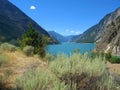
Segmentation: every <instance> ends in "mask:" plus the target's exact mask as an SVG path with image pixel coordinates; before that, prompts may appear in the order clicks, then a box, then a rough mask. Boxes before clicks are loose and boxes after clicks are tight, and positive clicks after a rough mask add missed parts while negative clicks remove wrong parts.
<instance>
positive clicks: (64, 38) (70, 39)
mask: <svg viewBox="0 0 120 90" xmlns="http://www.w3.org/2000/svg"><path fill="white" fill-rule="evenodd" d="M48 33H49V34H50V35H51V36H52V37H55V38H56V39H57V40H58V41H59V42H73V39H74V38H76V37H77V35H69V36H63V35H61V34H59V33H57V32H55V31H48Z"/></svg>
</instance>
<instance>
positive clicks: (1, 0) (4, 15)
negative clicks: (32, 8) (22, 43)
mask: <svg viewBox="0 0 120 90" xmlns="http://www.w3.org/2000/svg"><path fill="white" fill-rule="evenodd" d="M29 24H32V25H33V27H34V28H35V29H36V30H37V31H38V32H39V33H40V34H45V35H46V36H48V37H50V35H49V34H48V32H46V31H45V30H44V29H43V28H42V27H41V26H39V25H38V24H37V23H36V22H35V21H33V20H32V19H31V18H30V17H28V16H27V15H26V14H25V13H23V12H22V11H21V10H20V9H19V8H17V7H16V6H15V5H13V4H12V3H10V2H9V1H8V0H0V36H4V37H5V41H14V40H16V39H17V38H19V37H20V36H21V35H22V34H23V32H24V31H25V30H27V29H28V26H29ZM50 38H51V37H50ZM50 43H58V42H57V41H56V40H55V39H54V38H51V42H50Z"/></svg>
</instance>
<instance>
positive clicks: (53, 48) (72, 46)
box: [46, 43, 95, 56]
mask: <svg viewBox="0 0 120 90" xmlns="http://www.w3.org/2000/svg"><path fill="white" fill-rule="evenodd" d="M94 48H95V44H93V43H61V44H55V45H48V46H47V49H46V50H47V52H48V53H50V54H53V55H58V54H62V53H64V54H66V55H68V56H69V55H71V54H72V53H73V52H74V50H76V49H79V50H80V51H79V52H80V53H81V54H83V53H85V52H88V53H90V51H91V50H93V49H94Z"/></svg>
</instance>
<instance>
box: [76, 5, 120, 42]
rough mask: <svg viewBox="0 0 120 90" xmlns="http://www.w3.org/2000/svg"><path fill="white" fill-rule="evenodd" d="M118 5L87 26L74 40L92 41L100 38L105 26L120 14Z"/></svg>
mask: <svg viewBox="0 0 120 90" xmlns="http://www.w3.org/2000/svg"><path fill="white" fill-rule="evenodd" d="M119 10H120V7H118V8H117V9H116V10H115V11H113V12H111V13H109V14H107V15H105V16H104V17H103V18H102V19H101V20H100V21H99V22H98V23H97V24H96V25H93V26H92V27H90V28H88V29H87V30H86V31H85V32H84V33H83V34H81V35H80V36H78V37H77V39H76V40H74V41H75V42H78V43H81V42H82V43H94V42H96V41H97V40H99V39H100V38H101V35H102V34H103V33H104V30H105V28H106V27H107V26H108V25H109V24H110V23H111V22H112V21H114V20H115V18H116V17H118V16H119V15H120V13H119Z"/></svg>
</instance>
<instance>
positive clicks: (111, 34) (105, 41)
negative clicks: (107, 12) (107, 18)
mask: <svg viewBox="0 0 120 90" xmlns="http://www.w3.org/2000/svg"><path fill="white" fill-rule="evenodd" d="M96 50H97V51H104V52H105V53H107V52H111V53H112V54H113V55H117V56H120V16H118V17H116V18H115V19H114V20H113V21H112V22H111V23H110V24H108V25H107V27H106V28H105V30H104V32H103V34H102V37H101V38H100V40H99V41H98V42H97V43H96Z"/></svg>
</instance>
